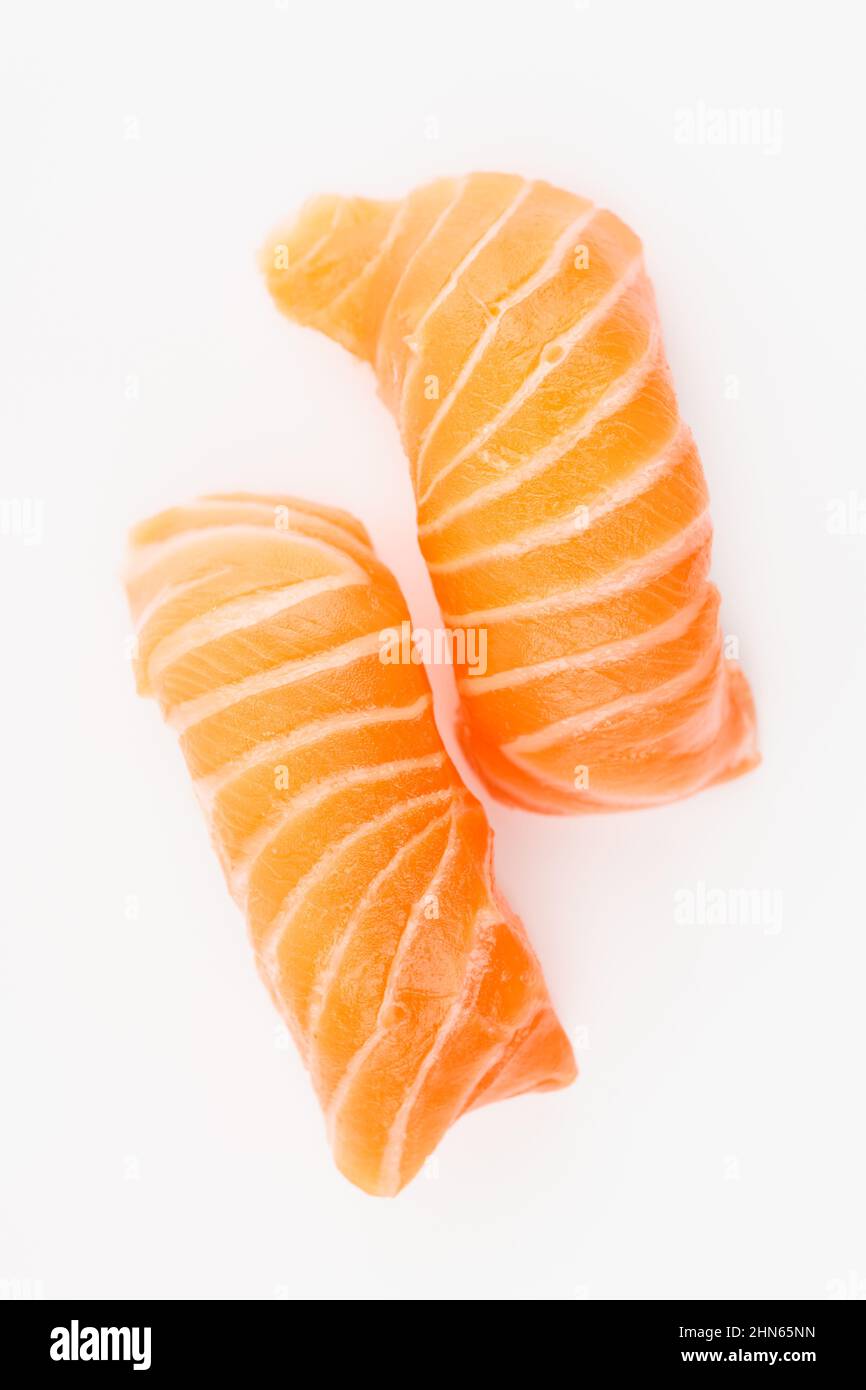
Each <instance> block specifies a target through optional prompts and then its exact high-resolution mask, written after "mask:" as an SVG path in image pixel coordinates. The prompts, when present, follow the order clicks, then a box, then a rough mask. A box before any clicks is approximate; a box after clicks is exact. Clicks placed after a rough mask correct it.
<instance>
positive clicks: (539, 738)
mask: <svg viewBox="0 0 866 1390" xmlns="http://www.w3.org/2000/svg"><path fill="white" fill-rule="evenodd" d="M720 656H721V647H720V644H719V642H718V641H715V642H713V643H712V645H711V646H710V647H709V648H708V649H707V651H706V652H704V653H702V655H701V656H700V657H699V658H698V660H697V661H696V662H695V663H694V665H693V666H690V667H689V668H688V670H687V671H681V672H680V673H679V675H677V676H674V677H673V678H672V679H671V680H669V681H663V682H662V683H661V684H659V685H656V686H653V688H652V689H651V690H640V691H637V692H636V693H635V692H633V693H631V694H629V695H623V696H620V698H619V699H616V700H611V701H610V703H609V704H606V705H596V707H595V708H594V709H590V710H584V711H583V712H582V713H581V714H572V715H569V716H568V717H567V718H565V719H558V720H555V721H554V722H553V723H551V724H545V725H544V726H543V727H542V728H540V729H534V730H533V731H532V733H526V734H519V735H518V737H517V738H515V739H512V740H511V741H510V742H509V743H505V744H503V745H502V752H503V753H505V754H506V755H507V756H508V757H510V758H512V760H513V761H515V762H516V763H517V759H518V757H519V755H520V754H523V753H536V752H538V751H539V750H540V749H542V748H549V747H550V745H551V744H552V743H558V742H559V741H560V739H564V738H579V737H581V736H582V735H583V734H586V733H589V732H590V730H592V729H594V728H597V727H598V725H599V724H604V723H607V721H608V720H610V719H615V718H617V717H618V716H619V715H621V714H631V713H633V712H634V711H636V710H641V709H646V708H647V706H656V705H666V704H669V703H670V702H671V701H673V700H675V699H677V698H678V697H679V696H680V695H684V694H686V693H687V692H688V691H689V690H691V689H692V687H693V686H695V685H697V684H698V682H699V681H700V680H701V679H702V678H703V676H704V675H706V674H708V673H709V672H710V671H711V670H712V668H713V666H714V665H715V664H716V662H717V661H718V660H719V658H720ZM517 765H518V766H521V767H523V770H524V771H531V772H532V773H533V775H534V776H537V775H538V774H537V771H536V769H535V768H534V767H533V766H532V765H531V764H528V765H524V764H522V763H517Z"/></svg>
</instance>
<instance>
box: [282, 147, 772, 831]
mask: <svg viewBox="0 0 866 1390" xmlns="http://www.w3.org/2000/svg"><path fill="white" fill-rule="evenodd" d="M261 264H262V268H263V270H264V273H265V276H266V279H267V284H268V287H269V289H270V292H271V294H272V295H273V298H274V300H275V301H276V303H277V305H278V306H279V308H280V309H281V310H283V311H284V312H285V313H286V314H287V315H289V317H290V318H292V319H294V320H296V321H297V322H299V323H302V324H309V325H312V326H313V327H315V328H318V329H320V330H321V331H322V332H323V333H326V334H328V335H329V336H330V337H331V338H334V339H336V341H337V342H339V343H341V344H343V345H344V346H345V347H346V348H348V349H349V351H350V352H353V353H355V354H356V355H357V356H358V357H360V358H363V359H364V360H365V361H367V362H369V363H371V364H372V366H373V368H374V369H375V372H376V376H377V378H378V383H379V389H380V392H381V394H382V397H383V398H384V400H385V402H386V404H387V405H388V407H389V408H390V410H391V411H392V413H393V415H394V418H395V420H396V421H397V423H398V426H399V429H400V434H401V436H402V440H403V445H404V448H405V450H406V453H407V455H408V458H409V463H410V466H411V472H412V480H413V484H414V489H415V497H416V502H417V511H418V534H419V538H420V542H421V547H422V549H423V552H424V556H425V558H426V560H427V564H428V567H429V570H430V574H431V576H432V579H433V583H434V586H435V589H436V594H437V596H438V599H439V603H440V605H441V608H442V612H443V616H444V618H445V621H446V623H447V624H448V625H449V626H450V628H451V629H452V630H453V632H454V634H455V638H456V639H459V638H460V637H461V634H462V636H463V639H464V641H465V642H466V644H467V645H466V648H465V649H466V650H469V649H470V647H469V645H468V642H469V638H470V636H472V634H473V633H474V641H475V645H474V647H472V648H471V649H472V650H476V651H477V650H478V646H479V644H480V639H481V636H482V635H483V636H484V638H485V639H486V643H487V663H486V670H484V671H482V670H481V669H480V666H478V665H477V664H476V665H475V666H474V667H470V666H469V665H468V664H467V663H466V662H464V663H463V664H462V665H461V664H460V661H459V660H458V662H457V676H458V686H459V691H460V696H461V701H462V706H461V708H462V714H461V726H462V727H461V735H462V739H463V743H464V746H465V748H466V751H467V754H468V756H469V758H470V759H471V761H472V762H473V763H474V765H475V767H476V768H477V770H478V771H479V773H480V774H481V776H482V777H483V779H484V780H485V782H486V784H487V786H488V787H489V788H490V790H491V791H492V792H493V793H494V794H496V795H498V796H499V797H501V798H502V799H504V800H506V801H510V802H513V803H517V804H519V805H522V806H526V807H529V808H532V809H534V810H538V811H547V812H561V813H568V812H574V811H580V810H585V809H586V810H604V809H620V808H626V807H636V806H645V805H651V804H654V803H658V802H664V801H669V800H673V799H675V798H677V797H681V796H686V795H688V794H689V793H691V792H694V791H697V790H698V789H699V788H701V787H706V786H708V785H710V784H712V783H714V782H719V781H723V780H725V779H727V778H729V777H734V776H736V775H738V774H739V773H741V772H744V771H746V770H747V769H748V768H750V767H752V766H754V764H755V763H756V762H757V760H758V755H757V751H756V733H755V716H754V708H753V703H752V698H751V694H750V691H749V687H748V685H747V683H746V680H745V678H744V676H743V675H742V673H741V671H740V669H739V667H738V666H737V664H736V663H735V662H733V661H730V660H727V659H726V656H725V653H724V651H723V643H722V634H721V631H720V627H719V616H718V610H719V595H718V592H717V590H716V589H715V587H714V586H713V585H712V584H711V583H710V580H709V567H710V547H711V525H710V515H709V504H708V497H707V488H706V484H705V481H704V476H703V472H702V469H701V463H700V459H699V457H698V453H697V450H696V448H695V444H694V441H693V439H692V436H691V434H690V432H689V430H688V428H687V427H686V425H685V424H684V423H683V421H682V420H681V418H680V414H679V410H678V407H677V401H676V396H675V394H674V389H673V385H672V382H671V375H670V371H669V368H668V365H667V362H666V360H665V354H664V349H663V346H662V341H661V334H660V329H659V320H658V314H657V311H656V305H655V300H654V296H653V291H652V287H651V285H650V282H649V280H648V278H647V275H646V272H645V270H644V263H643V254H642V248H641V243H640V241H639V240H638V238H637V237H636V236H635V235H634V233H633V232H632V231H630V230H629V228H628V227H626V226H625V225H624V224H623V223H622V222H621V221H620V220H619V218H617V217H615V216H614V215H613V213H611V212H607V211H605V210H604V209H603V208H599V207H596V206H594V205H593V204H592V203H591V202H589V201H588V200H587V199H586V198H580V197H576V196H575V195H573V194H571V193H566V192H563V191H562V190H561V189H559V188H554V187H552V186H551V185H550V184H547V183H542V182H532V181H528V180H526V179H523V178H518V177H514V176H511V175H505V174H473V175H470V176H468V177H465V178H460V179H441V180H438V181H437V182H435V183H432V184H429V185H427V186H425V187H423V188H419V189H418V190H416V191H415V192H413V193H410V194H409V196H408V197H406V198H404V199H403V200H402V201H398V202H377V201H374V200H371V199H367V198H342V197H331V196H329V197H320V198H316V199H314V200H313V201H312V202H310V203H308V204H307V205H306V206H305V207H304V208H303V209H302V211H301V213H300V215H299V216H298V217H297V219H296V220H294V221H293V222H291V223H290V224H289V225H288V226H286V227H283V228H281V229H279V230H278V231H277V232H276V233H275V234H274V235H273V237H272V238H271V239H270V240H269V242H268V244H267V245H266V247H265V248H264V250H263V252H262V256H261ZM462 650H463V648H461V645H460V642H459V640H456V641H455V644H454V652H455V655H456V656H457V657H458V658H459V657H460V656H461V651H462Z"/></svg>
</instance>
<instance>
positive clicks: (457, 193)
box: [376, 174, 469, 381]
mask: <svg viewBox="0 0 866 1390" xmlns="http://www.w3.org/2000/svg"><path fill="white" fill-rule="evenodd" d="M468 186H469V175H468V174H467V175H465V176H464V177H463V178H462V179H458V180H457V183H456V184H455V185H454V194H453V196H452V198H451V201H450V202H448V203H446V204H445V206H444V207H443V209H442V211H441V212H440V213H439V214H438V216H437V217H435V218H434V219H433V221H432V222H431V224H430V226H429V228H428V229H427V231H426V232H425V234H424V236H423V237H422V238H421V240H420V241H419V242H418V245H417V246H416V247H415V250H414V251H413V252H412V255H411V256H410V257H409V259H408V260H407V262H406V264H405V265H404V267H403V270H402V272H401V274H400V277H399V279H398V280H397V283H396V285H395V286H394V288H393V290H392V291H391V297H390V299H389V300H388V303H387V304H386V306H385V311H384V313H383V314H382V331H380V333H379V348H378V351H377V353H376V374H377V375H378V376H379V378H380V380H384V378H385V372H384V362H383V360H382V354H383V348H384V342H385V332H384V329H385V327H386V324H387V321H388V319H389V317H390V314H391V311H392V309H393V308H394V305H395V304H396V303H397V297H398V295H399V293H400V291H401V289H402V288H403V283H404V281H405V279H406V277H407V275H408V274H409V272H410V270H411V269H412V267H413V266H414V265H415V262H416V261H417V260H418V257H419V256H420V255H421V254H422V252H424V251H426V249H427V247H428V246H429V245H430V243H431V242H432V241H433V239H434V238H435V236H436V234H437V232H438V231H439V229H440V227H441V226H442V224H443V223H444V222H445V220H446V218H447V217H448V216H449V214H450V213H451V212H452V210H453V209H454V208H455V207H456V206H457V204H458V203H459V201H460V199H461V198H462V197H463V194H464V193H465V191H466V189H467V187H468ZM391 370H392V374H394V362H393V359H392V362H391ZM394 379H395V381H396V375H395V376H394Z"/></svg>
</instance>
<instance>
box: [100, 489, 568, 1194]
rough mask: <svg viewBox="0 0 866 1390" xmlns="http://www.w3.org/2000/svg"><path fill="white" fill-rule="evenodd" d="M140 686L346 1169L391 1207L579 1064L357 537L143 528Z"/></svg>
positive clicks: (225, 509)
mask: <svg viewBox="0 0 866 1390" xmlns="http://www.w3.org/2000/svg"><path fill="white" fill-rule="evenodd" d="M126 584H127V592H128V597H129V603H130V608H131V611H132V616H133V619H134V622H135V626H136V634H137V641H136V657H135V666H136V676H137V682H138V688H139V690H140V691H141V693H142V694H148V695H153V696H155V698H156V699H157V700H158V701H159V703H160V706H161V708H162V712H163V714H164V716H165V718H166V720H167V721H168V723H169V724H170V725H171V726H172V727H173V728H174V729H175V730H176V731H177V732H178V734H179V736H180V742H181V747H182V749H183V753H184V756H185V757H186V761H187V764H188V766H189V770H190V773H191V774H192V778H193V783H194V786H195V789H196V792H197V794H198V798H199V800H200V802H201V805H202V807H203V809H204V812H205V815H206V817H207V820H208V824H209V827H210V830H211V835H212V839H213V842H214V845H215V848H216V851H217V854H218V856H219V859H220V862H221V864H222V866H223V869H224V872H225V875H226V880H227V882H228V885H229V888H230V890H231V892H232V894H233V896H234V898H235V900H236V901H237V903H238V906H239V907H240V908H241V909H242V911H243V912H244V913H245V915H246V919H247V923H248V927H249V933H250V938H251V941H252V945H253V949H254V952H255V957H256V962H257V965H258V968H259V971H260V973H261V975H262V977H263V979H264V981H265V983H266V985H267V987H268V989H269V990H270V993H271V995H272V997H273V999H274V1002H275V1004H276V1006H277V1008H278V1009H279V1011H280V1013H281V1015H282V1017H283V1018H284V1019H285V1021H286V1023H287V1025H288V1027H289V1029H290V1030H291V1032H292V1034H293V1036H294V1038H295V1041H296V1042H297V1045H298V1048H299V1051H300V1053H301V1056H302V1058H303V1059H304V1062H305V1064H306V1065H307V1067H308V1068H309V1071H310V1075H311V1078H312V1081H313V1084H314V1086H315V1088H316V1092H317V1094H318V1096H319V1100H320V1101H321V1104H322V1108H323V1110H324V1112H325V1116H326V1121H327V1128H328V1133H329V1136H330V1140H331V1144H332V1147H333V1151H334V1156H335V1159H336V1162H337V1165H338V1166H339V1168H340V1170H341V1171H342V1172H343V1173H344V1174H345V1175H346V1177H347V1178H349V1179H350V1180H351V1181H352V1182H354V1183H356V1184H357V1185H358V1186H359V1187H361V1188H363V1189H364V1190H365V1191H367V1192H371V1193H374V1194H377V1195H387V1196H391V1195H394V1194H395V1193H397V1192H398V1191H399V1190H400V1189H401V1188H402V1187H403V1186H404V1185H405V1184H406V1183H407V1182H408V1181H409V1180H410V1179H411V1178H412V1177H413V1176H414V1174H415V1173H417V1171H418V1169H419V1168H420V1167H421V1165H422V1164H423V1163H424V1160H425V1159H426V1158H427V1156H428V1155H429V1154H430V1153H431V1152H432V1150H433V1149H434V1148H435V1147H436V1145H437V1144H438V1142H439V1140H440V1139H441V1138H442V1135H443V1134H444V1133H445V1131H446V1130H447V1129H448V1127H449V1126H450V1125H451V1124H452V1123H453V1122H454V1120H456V1119H457V1118H458V1116H459V1115H461V1114H462V1113H463V1112H464V1111H465V1110H468V1109H471V1108H474V1107H475V1106H477V1105H480V1104H485V1103H487V1102H488V1101H492V1100H499V1099H504V1098H506V1097H507V1096H510V1095H518V1094H520V1093H522V1092H524V1091H532V1090H550V1089H553V1088H556V1087H560V1086H566V1085H568V1084H569V1082H570V1081H572V1080H573V1078H574V1076H575V1066H574V1058H573V1055H572V1051H571V1047H570V1046H569V1043H568V1039H567V1038H566V1036H565V1033H564V1032H563V1030H562V1028H561V1026H560V1024H559V1022H558V1020H557V1018H556V1014H555V1013H554V1011H553V1007H552V1005H551V1002H550V999H549V996H548V993H547V989H546V986H545V983H544V980H543V978H542V974H541V969H540V966H539V964H538V960H537V959H536V957H535V954H534V953H533V951H532V948H531V946H530V945H529V942H528V940H527V938H526V934H525V932H524V930H523V927H522V925H521V923H520V922H519V921H518V919H517V918H516V917H515V916H514V914H513V913H512V912H511V911H510V910H509V909H508V907H507V906H506V905H505V903H504V902H503V901H502V900H501V898H500V897H499V895H498V893H497V890H496V887H495V885H494V881H493V869H492V835H491V832H490V829H489V827H488V824H487V820H486V818H485V816H484V812H483V810H482V809H481V807H480V805H479V804H478V802H477V801H476V800H475V798H474V797H472V796H471V795H470V793H469V792H468V791H467V790H466V788H465V786H464V785H463V783H462V782H461V780H460V777H459V775H458V773H457V771H456V770H455V768H454V766H453V764H452V763H451V762H450V760H449V758H448V756H447V754H446V752H445V749H444V747H443V745H442V741H441V739H440V737H439V734H438V731H437V729H436V725H435V722H434V718H433V710H432V699H431V694H430V687H429V685H428V682H427V678H426V676H425V674H424V671H423V668H421V667H420V666H418V665H416V664H412V663H411V662H410V663H405V664H399V663H393V662H392V661H391V660H390V659H383V655H385V656H386V657H389V656H390V647H389V645H388V642H387V635H388V633H389V632H390V631H393V630H394V629H397V630H400V627H401V624H402V623H403V622H404V621H408V614H407V610H406V605H405V602H404V600H403V597H402V595H401V593H400V590H399V588H398V587H397V584H396V582H395V580H394V578H393V576H392V575H391V574H390V573H389V571H388V570H387V569H386V568H385V567H384V566H383V565H382V564H381V562H380V561H379V560H377V558H376V556H375V554H374V551H373V548H372V546H371V544H370V540H369V537H368V536H367V533H366V531H365V530H364V528H363V527H362V526H361V525H360V524H359V523H358V522H357V521H355V519H354V518H353V517H350V516H348V515H346V514H345V513H343V512H339V511H337V510H335V509H333V508H328V507H323V506H322V507H320V506H316V505H314V504H312V503H309V502H302V501H299V500H298V499H296V498H290V497H254V496H250V495H248V494H231V495H228V494H226V495H220V496H214V497H206V498H201V499H199V500H197V501H195V502H193V503H191V504H189V505H188V506H185V507H175V508H172V509H171V510H169V511H165V512H162V513H160V515H159V516H156V517H153V518H151V519H150V520H149V521H145V522H143V523H142V524H141V525H139V526H138V527H136V529H135V530H134V531H133V533H132V537H131V546H130V554H129V561H128V565H127V574H126Z"/></svg>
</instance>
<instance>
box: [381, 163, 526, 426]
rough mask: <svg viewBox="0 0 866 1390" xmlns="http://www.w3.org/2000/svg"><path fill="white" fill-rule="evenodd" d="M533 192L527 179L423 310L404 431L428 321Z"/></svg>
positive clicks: (408, 377)
mask: <svg viewBox="0 0 866 1390" xmlns="http://www.w3.org/2000/svg"><path fill="white" fill-rule="evenodd" d="M534 188H535V184H534V182H532V181H530V180H528V179H524V180H523V181H522V184H521V187H520V189H519V191H518V192H517V194H516V196H515V197H514V198H512V200H511V202H510V203H509V204H508V206H507V207H506V208H505V209H504V210H503V211H502V212H500V213H499V215H498V217H496V218H495V220H494V221H493V222H491V224H490V226H489V227H488V228H487V230H486V231H485V232H484V233H483V234H482V235H481V236H480V237H479V238H478V239H477V241H475V242H474V243H473V245H472V246H471V247H470V248H469V250H468V251H467V252H466V255H465V256H464V257H463V258H462V260H460V261H459V262H458V264H457V266H456V267H455V269H454V270H453V271H452V272H451V274H450V275H449V277H448V279H447V280H446V281H445V284H444V285H443V286H442V288H441V289H440V290H439V292H438V294H436V295H434V297H433V299H432V300H431V301H430V303H429V304H428V306H427V308H426V309H425V310H424V313H423V314H422V315H421V317H420V318H419V320H418V322H417V323H416V324H415V327H414V328H413V329H412V333H411V339H410V342H409V347H410V350H411V351H413V352H414V353H415V356H414V358H413V360H412V362H411V363H410V366H409V370H408V371H407V372H406V373H405V375H404V377H403V386H402V388H401V391H400V405H399V413H398V418H399V420H400V424H401V428H402V423H403V416H404V413H405V403H406V391H407V387H408V385H409V382H410V380H412V378H413V377H414V375H415V373H416V372H417V370H418V365H419V360H420V359H419V356H418V344H419V341H420V335H421V333H422V332H423V329H424V326H425V324H426V323H428V322H429V320H430V319H431V318H432V317H433V315H434V314H435V313H436V311H437V309H438V308H439V307H440V305H442V304H444V302H445V300H446V299H448V298H449V296H450V295H452V294H453V293H454V290H455V289H456V288H457V286H458V285H459V283H460V281H461V280H462V278H463V276H464V274H465V273H466V271H467V270H468V269H469V267H470V266H471V265H472V263H473V261H475V260H476V259H477V258H478V256H480V254H481V252H482V251H483V250H484V248H485V246H489V245H490V242H491V241H493V240H494V238H495V237H497V236H498V235H499V233H500V231H501V230H502V228H503V227H504V226H505V224H506V223H507V222H508V221H509V220H510V219H511V218H512V217H513V216H514V214H515V212H516V211H517V210H518V208H519V207H521V206H522V205H523V203H524V202H525V201H526V199H527V198H528V197H529V194H530V193H531V192H532V190H533V189H534ZM413 344H414V346H413Z"/></svg>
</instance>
